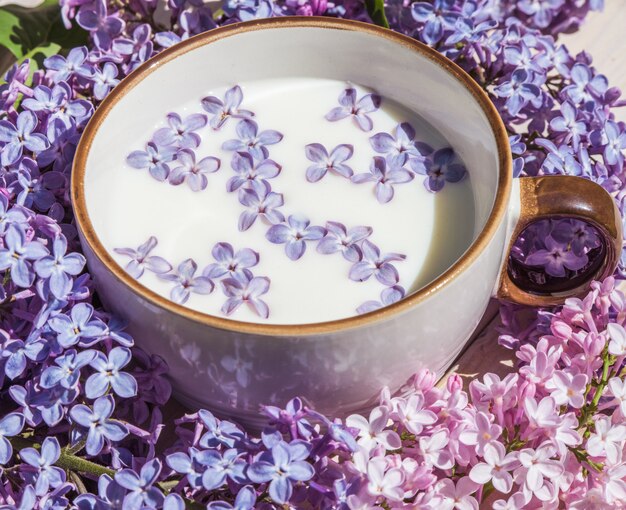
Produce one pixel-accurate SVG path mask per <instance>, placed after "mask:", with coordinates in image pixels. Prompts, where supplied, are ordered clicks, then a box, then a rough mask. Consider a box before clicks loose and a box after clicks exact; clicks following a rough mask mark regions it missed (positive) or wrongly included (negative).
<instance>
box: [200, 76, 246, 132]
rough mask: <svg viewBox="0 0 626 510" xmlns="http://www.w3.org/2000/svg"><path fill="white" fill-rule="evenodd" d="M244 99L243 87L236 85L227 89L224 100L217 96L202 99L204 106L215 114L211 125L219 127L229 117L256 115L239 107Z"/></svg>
mask: <svg viewBox="0 0 626 510" xmlns="http://www.w3.org/2000/svg"><path fill="white" fill-rule="evenodd" d="M242 101H243V92H242V91H241V87H240V86H239V85H235V86H234V87H232V88H230V89H228V90H227V91H226V94H225V96H224V101H222V100H221V99H220V98H218V97H215V96H207V97H205V98H204V99H202V108H204V109H205V110H206V111H207V112H209V113H212V114H213V118H211V120H210V122H209V124H210V125H211V127H212V128H213V129H219V128H221V127H222V125H223V124H224V122H226V120H227V119H228V118H229V117H233V118H244V119H247V118H250V117H253V116H254V113H252V112H249V111H248V110H241V109H240V108H239V105H240V104H241V102H242Z"/></svg>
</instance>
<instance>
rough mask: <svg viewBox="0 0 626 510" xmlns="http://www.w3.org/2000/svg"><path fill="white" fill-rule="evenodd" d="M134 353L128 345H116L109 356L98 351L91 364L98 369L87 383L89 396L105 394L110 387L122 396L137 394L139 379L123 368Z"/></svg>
mask: <svg viewBox="0 0 626 510" xmlns="http://www.w3.org/2000/svg"><path fill="white" fill-rule="evenodd" d="M131 358H132V354H131V352H130V349H127V348H126V347H114V348H113V349H111V352H109V355H108V357H107V355H106V354H104V353H103V352H97V353H96V355H95V357H94V358H93V359H92V360H91V362H90V365H91V367H92V368H93V369H94V370H95V371H96V373H95V374H91V375H90V376H89V378H88V379H87V382H86V383H85V395H87V398H98V397H101V396H102V395H104V394H105V393H106V392H107V391H108V390H109V387H111V388H112V389H113V391H114V392H115V393H116V394H117V395H119V396H120V397H122V398H131V397H134V396H135V395H136V394H137V380H136V379H135V378H134V377H133V376H132V375H130V374H128V373H126V372H122V371H121V369H122V368H124V367H125V366H126V365H128V364H129V363H130V360H131Z"/></svg>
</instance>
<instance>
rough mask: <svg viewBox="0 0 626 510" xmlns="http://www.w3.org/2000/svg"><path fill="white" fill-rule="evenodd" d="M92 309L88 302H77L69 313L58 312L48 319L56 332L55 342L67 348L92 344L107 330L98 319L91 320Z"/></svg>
mask: <svg viewBox="0 0 626 510" xmlns="http://www.w3.org/2000/svg"><path fill="white" fill-rule="evenodd" d="M93 312H94V309H93V306H91V305H90V304H88V303H78V304H77V305H75V306H74V307H73V308H72V310H71V311H70V315H69V316H68V315H66V314H64V313H60V314H58V315H55V316H54V317H52V318H51V319H50V322H49V323H50V327H51V328H52V330H53V331H55V332H56V333H57V342H59V345H60V346H61V347H64V348H67V347H71V346H72V345H76V344H77V343H78V342H79V341H82V342H83V344H86V345H91V344H94V343H95V342H96V341H97V340H98V338H100V337H101V336H102V335H103V334H104V333H105V332H106V330H107V327H106V325H105V324H104V322H102V321H101V320H100V319H94V320H91V316H92V315H93Z"/></svg>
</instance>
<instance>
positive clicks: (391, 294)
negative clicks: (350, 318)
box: [356, 285, 406, 314]
mask: <svg viewBox="0 0 626 510" xmlns="http://www.w3.org/2000/svg"><path fill="white" fill-rule="evenodd" d="M405 294H406V293H405V291H404V289H403V288H402V287H400V285H394V286H393V287H387V288H386V289H383V291H382V292H381V293H380V301H366V302H365V303H363V304H362V305H361V306H359V307H358V308H357V309H356V312H357V313H358V314H363V313H368V312H373V311H374V310H378V309H380V308H384V307H385V306H389V305H392V304H394V303H397V302H398V301H400V300H401V299H402V298H403V297H404V296H405Z"/></svg>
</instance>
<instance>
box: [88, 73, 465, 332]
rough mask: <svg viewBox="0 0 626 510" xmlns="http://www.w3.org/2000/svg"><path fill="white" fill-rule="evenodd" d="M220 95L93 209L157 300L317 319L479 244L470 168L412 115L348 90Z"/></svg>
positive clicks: (170, 120)
mask: <svg viewBox="0 0 626 510" xmlns="http://www.w3.org/2000/svg"><path fill="white" fill-rule="evenodd" d="M207 96H208V97H207V99H205V100H204V101H203V102H202V104H201V99H202V98H198V100H197V101H195V102H192V103H188V104H182V105H180V107H179V108H177V109H176V114H175V115H172V112H163V117H164V121H163V124H161V125H158V126H146V131H145V133H138V134H137V138H136V139H134V140H129V147H128V151H127V153H128V154H129V157H128V159H127V161H122V162H120V168H116V169H114V170H112V172H111V176H110V177H111V178H114V179H116V180H118V181H117V183H116V188H115V189H116V193H118V195H119V199H118V200H116V201H114V202H113V201H105V200H101V201H100V202H99V203H98V204H97V207H94V208H93V209H92V210H95V211H98V214H99V215H101V216H100V217H99V218H98V221H97V222H96V224H98V225H99V226H100V228H99V230H98V235H99V236H100V237H101V239H102V241H103V244H104V245H105V246H106V247H107V249H108V250H109V251H110V252H111V253H112V255H113V256H114V258H115V259H116V260H117V261H118V262H119V263H120V265H122V266H124V267H126V268H127V271H128V272H129V273H130V274H132V275H134V276H135V277H136V275H137V274H138V273H139V272H140V271H138V270H137V267H138V266H141V268H142V269H145V270H144V271H141V276H140V277H139V278H138V279H139V281H140V282H141V283H142V284H143V285H145V286H146V287H148V288H150V289H151V290H153V291H155V292H157V293H159V294H161V295H163V296H166V297H169V298H170V299H172V300H174V301H177V302H179V303H181V304H184V305H185V306H187V307H189V308H192V309H194V310H199V311H202V312H206V313H209V314H213V315H218V316H228V317H230V318H232V319H236V320H242V321H250V322H264V323H274V324H298V323H300V324H302V323H314V322H321V321H328V320H334V319H341V318H345V317H349V316H352V315H355V314H356V313H364V312H367V311H369V310H373V309H375V308H377V307H380V306H384V305H388V304H390V303H393V302H395V301H397V300H398V299H400V298H401V297H403V296H404V295H406V294H409V293H411V292H414V291H415V290H417V289H419V288H420V287H423V286H424V285H426V284H428V283H429V282H430V281H432V280H433V279H434V278H436V277H437V276H438V275H440V274H441V273H442V272H443V271H445V270H446V269H447V268H448V267H450V265H451V264H452V263H453V262H454V261H455V260H456V259H458V258H459V257H460V256H461V255H462V254H463V252H464V251H465V250H466V249H467V247H468V246H469V245H470V243H471V241H472V239H473V236H474V234H475V232H474V199H473V193H472V188H471V179H470V178H469V175H466V174H469V173H471V169H470V171H469V172H465V169H464V167H463V166H462V163H461V161H460V160H459V159H458V157H457V156H456V155H455V154H454V152H453V151H452V150H451V149H450V148H447V143H446V140H445V139H443V138H442V136H441V135H440V134H439V133H437V132H436V131H435V130H434V129H433V128H432V126H430V125H428V124H427V123H425V121H424V120H423V119H421V118H420V117H419V116H418V115H416V114H415V113H414V112H411V111H408V110H406V109H404V108H403V107H401V106H400V105H398V104H396V103H394V102H393V101H391V100H389V99H386V98H384V97H383V98H378V97H377V95H376V94H375V93H374V94H372V91H370V90H365V89H363V88H362V87H359V86H358V85H352V84H346V83H343V82H340V81H337V80H322V79H309V78H293V79H280V80H271V81H270V80H267V81H258V82H249V83H242V84H240V88H239V87H233V88H230V89H228V90H227V89H226V88H225V89H223V90H210V91H209V90H207ZM168 113H169V115H168V117H167V119H166V114H168ZM370 126H371V129H370ZM381 133H386V134H381ZM218 160H219V161H218ZM96 199H97V198H96ZM97 200H98V199H97ZM137 210H139V211H141V214H137V213H136V212H135V213H133V211H137ZM155 241H156V245H155ZM140 245H142V246H140Z"/></svg>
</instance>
